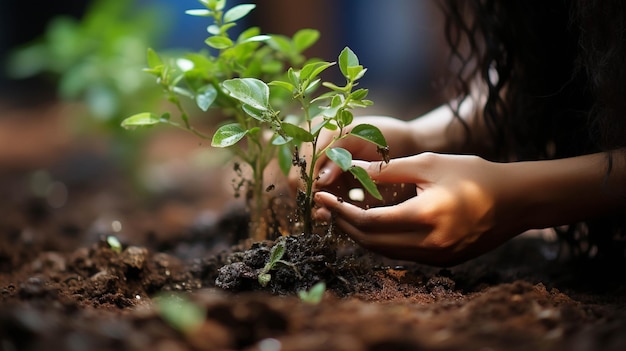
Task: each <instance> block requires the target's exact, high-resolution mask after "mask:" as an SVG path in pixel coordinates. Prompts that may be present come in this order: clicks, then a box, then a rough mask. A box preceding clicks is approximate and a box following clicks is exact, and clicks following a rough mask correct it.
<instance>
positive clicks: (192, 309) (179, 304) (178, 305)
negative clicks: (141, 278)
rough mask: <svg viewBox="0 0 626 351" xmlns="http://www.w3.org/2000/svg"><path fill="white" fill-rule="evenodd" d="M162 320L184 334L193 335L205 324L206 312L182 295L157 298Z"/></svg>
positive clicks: (156, 301)
mask: <svg viewBox="0 0 626 351" xmlns="http://www.w3.org/2000/svg"><path fill="white" fill-rule="evenodd" d="M154 301H155V303H156V305H157V310H158V312H159V314H160V315H161V318H163V320H164V321H165V322H166V323H168V324H169V325H170V326H171V327H172V328H174V329H176V330H178V331H180V332H181V333H183V334H191V333H193V332H194V331H196V330H197V329H198V328H199V327H200V326H201V325H202V323H204V319H205V314H206V311H205V310H204V309H203V308H202V307H200V306H198V305H197V304H195V303H193V302H192V301H190V300H189V299H187V298H186V297H184V296H183V295H180V294H176V295H161V296H157V297H156V298H155V300H154Z"/></svg>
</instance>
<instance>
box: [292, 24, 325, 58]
mask: <svg viewBox="0 0 626 351" xmlns="http://www.w3.org/2000/svg"><path fill="white" fill-rule="evenodd" d="M319 37H320V32H319V31H317V30H315V29H301V30H299V31H298V32H296V34H294V36H293V45H294V46H295V49H296V51H297V52H298V53H300V52H302V51H304V50H306V49H308V48H309V47H311V45H313V44H315V42H317V40H318V39H319Z"/></svg>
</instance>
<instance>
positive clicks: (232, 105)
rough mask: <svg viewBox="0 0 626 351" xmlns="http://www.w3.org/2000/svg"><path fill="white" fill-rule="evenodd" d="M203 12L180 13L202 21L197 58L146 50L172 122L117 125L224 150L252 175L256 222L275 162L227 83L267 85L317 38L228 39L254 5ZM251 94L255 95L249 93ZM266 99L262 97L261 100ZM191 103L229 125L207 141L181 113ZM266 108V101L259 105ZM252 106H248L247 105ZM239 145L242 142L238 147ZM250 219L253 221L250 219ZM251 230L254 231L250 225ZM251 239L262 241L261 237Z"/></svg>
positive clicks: (284, 97) (140, 119)
mask: <svg viewBox="0 0 626 351" xmlns="http://www.w3.org/2000/svg"><path fill="white" fill-rule="evenodd" d="M199 2H200V4H201V5H202V6H203V8H200V9H192V10H188V11H186V13H187V14H189V15H192V16H200V17H206V18H207V19H208V20H209V21H210V23H211V24H210V25H209V26H208V27H207V32H208V33H209V36H208V37H207V38H206V40H205V43H206V45H207V50H205V51H202V52H199V53H186V54H184V55H182V56H173V57H162V56H161V55H159V54H157V53H156V52H155V51H154V50H152V49H149V50H148V54H147V61H148V67H147V68H146V69H145V71H146V72H148V73H150V74H152V75H153V76H155V77H156V82H157V84H159V85H160V86H161V87H162V88H163V91H164V92H165V94H166V97H167V99H168V101H170V102H171V103H172V104H173V105H174V107H175V109H176V114H177V115H178V116H179V117H180V120H179V121H175V120H173V118H172V114H171V113H170V112H165V113H154V112H142V113H138V114H135V115H133V116H130V117H128V118H127V119H125V120H124V121H123V122H122V126H123V127H125V128H127V129H133V128H136V127H146V126H154V125H157V124H167V125H170V126H174V127H177V128H181V129H184V130H187V131H189V132H191V133H193V134H195V135H196V136H198V137H200V138H203V139H208V140H211V145H212V146H214V147H219V148H229V149H230V150H232V151H233V152H234V153H235V154H236V155H237V156H238V157H239V158H240V159H241V160H243V161H244V162H245V163H246V164H248V165H249V166H250V168H251V169H252V174H253V175H252V177H253V179H252V180H251V181H250V182H249V184H248V185H249V186H250V187H251V188H252V191H251V192H252V193H253V194H254V196H253V199H252V201H253V202H251V203H250V207H251V216H252V217H253V218H252V222H257V221H258V220H259V219H258V217H260V216H261V214H262V212H263V206H264V203H263V201H262V198H263V170H264V169H265V167H266V166H267V164H268V163H269V162H270V161H271V159H272V158H274V157H275V154H276V147H275V146H274V145H272V144H270V143H268V142H267V140H265V138H264V137H263V133H262V130H263V129H265V128H266V126H264V125H263V123H262V122H263V121H262V120H259V119H256V118H250V115H249V112H250V111H251V109H252V107H250V108H249V107H247V105H248V104H246V103H245V102H242V101H240V100H238V99H235V98H233V97H232V96H231V94H230V90H229V83H228V81H230V80H231V79H234V78H254V79H257V80H260V81H271V80H275V79H279V78H281V77H282V76H284V75H285V72H286V68H285V67H299V66H301V65H302V64H304V63H305V62H306V58H305V56H304V55H303V52H304V50H306V49H307V48H309V47H310V46H312V45H313V44H314V43H315V42H316V41H317V40H318V38H319V32H318V31H316V30H313V29H302V30H300V31H298V32H296V33H295V34H294V35H293V37H287V36H283V35H275V34H272V35H268V34H262V33H261V30H260V29H259V28H258V27H251V28H247V29H244V30H243V31H241V33H240V34H239V35H237V36H236V37H235V36H232V35H231V34H230V32H229V30H230V29H232V28H233V27H235V26H236V25H237V21H238V20H240V19H242V18H244V17H245V16H247V15H248V14H249V13H250V12H251V11H252V10H253V9H254V8H255V7H256V5H254V4H240V5H237V6H234V7H232V8H230V9H226V1H225V0H199ZM253 91H256V90H253ZM266 96H267V95H266ZM272 97H273V99H274V100H273V102H272V103H273V104H274V105H275V106H277V107H279V108H280V109H288V106H289V105H290V104H292V103H293V100H292V99H291V97H290V96H288V94H285V93H283V94H280V93H275V94H272ZM254 98H255V99H259V100H262V99H263V97H261V96H255V97H254ZM189 100H191V101H193V102H194V103H195V105H196V106H197V107H198V108H199V110H200V111H203V112H207V111H208V110H209V109H215V110H217V111H219V112H220V113H221V114H222V115H227V116H229V117H231V118H232V119H231V121H230V122H228V123H227V124H225V125H224V126H222V127H221V128H220V129H219V132H218V133H217V134H215V135H214V136H213V137H211V136H208V135H205V134H203V133H202V132H201V131H199V130H198V129H196V128H195V127H194V126H193V125H192V122H191V120H190V114H189V113H188V112H187V111H186V109H185V107H186V104H185V102H186V101H189ZM264 102H267V101H264ZM252 105H254V104H252ZM242 139H245V141H246V142H242V143H238V141H240V140H242ZM255 218H256V219H255ZM251 227H255V228H258V227H259V225H257V224H255V225H252V226H251ZM256 238H257V239H264V238H263V237H262V236H258V237H256Z"/></svg>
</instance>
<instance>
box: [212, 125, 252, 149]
mask: <svg viewBox="0 0 626 351" xmlns="http://www.w3.org/2000/svg"><path fill="white" fill-rule="evenodd" d="M248 133H249V131H248V130H245V129H243V128H242V127H241V125H240V124H239V123H231V124H226V125H223V126H221V127H219V128H218V129H217V131H216V132H215V134H213V139H212V140H211V146H213V147H229V146H232V145H235V144H236V143H237V142H238V141H239V140H241V139H243V137H245V136H246V134H248Z"/></svg>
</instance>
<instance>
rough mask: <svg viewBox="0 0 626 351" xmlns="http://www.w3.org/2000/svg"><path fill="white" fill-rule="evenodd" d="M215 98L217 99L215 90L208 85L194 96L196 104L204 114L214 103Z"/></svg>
mask: <svg viewBox="0 0 626 351" xmlns="http://www.w3.org/2000/svg"><path fill="white" fill-rule="evenodd" d="M215 98H217V89H215V87H214V86H213V85H211V84H209V85H207V86H205V87H204V88H202V90H201V91H200V92H199V93H198V94H196V104H197V105H198V107H199V108H200V109H201V110H202V111H205V112H206V110H208V109H209V107H211V105H212V104H213V102H214V101H215Z"/></svg>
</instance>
